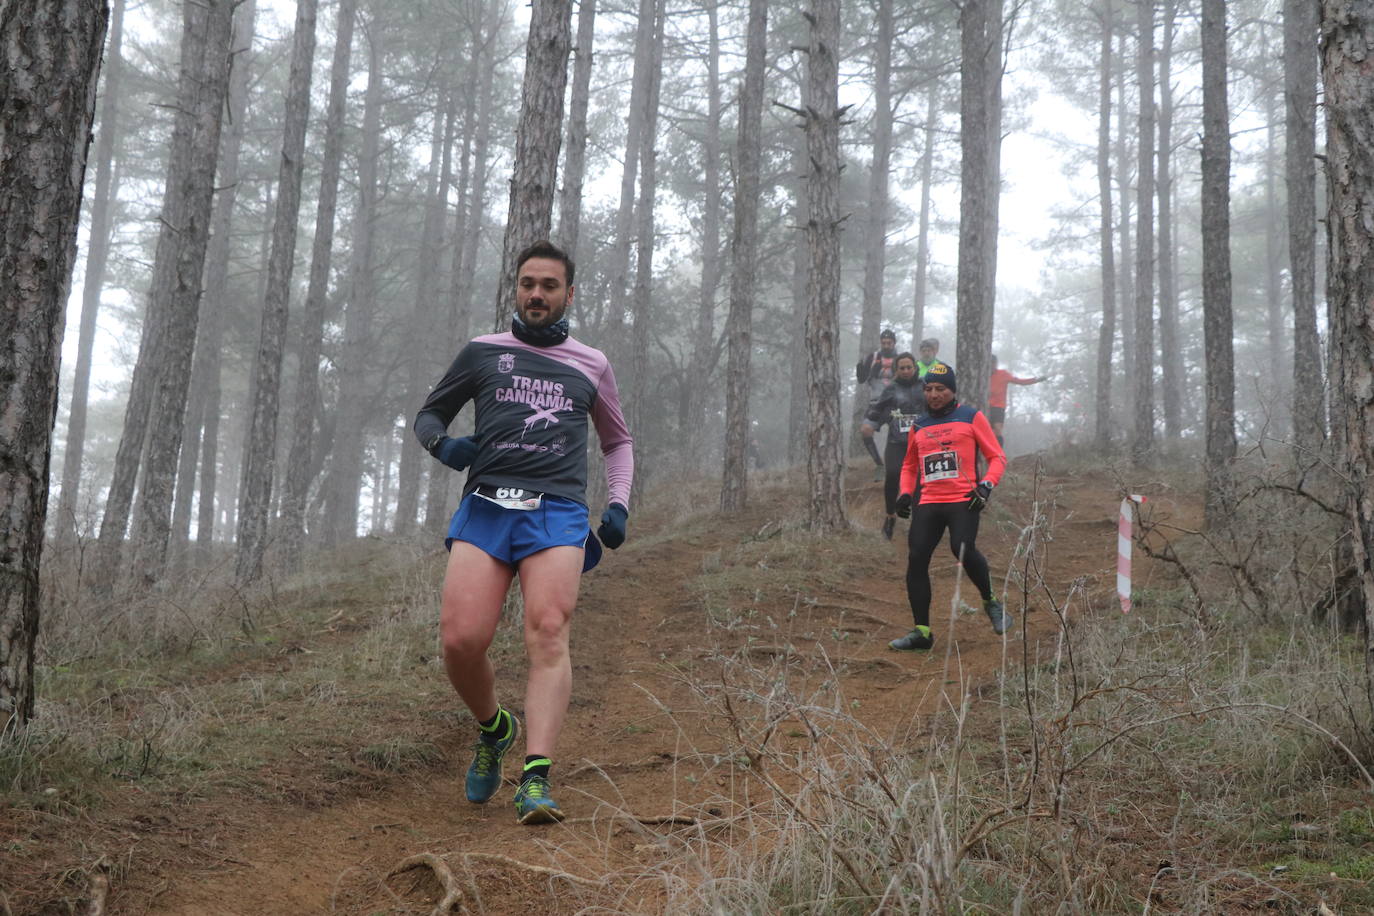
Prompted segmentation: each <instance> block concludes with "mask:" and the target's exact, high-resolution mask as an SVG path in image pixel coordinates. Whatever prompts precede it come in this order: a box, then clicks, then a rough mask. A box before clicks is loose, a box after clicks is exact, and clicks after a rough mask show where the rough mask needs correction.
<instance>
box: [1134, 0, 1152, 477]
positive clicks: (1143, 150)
mask: <svg viewBox="0 0 1374 916" xmlns="http://www.w3.org/2000/svg"><path fill="white" fill-rule="evenodd" d="M1136 10H1137V18H1136V28H1137V31H1138V47H1137V49H1136V86H1137V87H1138V89H1139V92H1140V117H1139V120H1138V122H1137V127H1136V143H1137V144H1138V146H1137V150H1138V157H1137V159H1136V170H1135V175H1136V201H1137V203H1136V233H1135V236H1136V238H1135V365H1134V366H1133V368H1134V370H1135V376H1134V378H1133V382H1134V386H1135V392H1134V394H1135V397H1134V398H1132V400H1133V401H1134V402H1135V403H1134V405H1133V406H1134V408H1135V411H1134V412H1135V423H1134V425H1133V426H1134V428H1133V432H1132V435H1131V458H1132V460H1133V461H1134V463H1135V464H1136V466H1137V467H1139V466H1141V465H1144V464H1145V463H1146V462H1148V461H1149V460H1150V459H1151V458H1153V456H1154V445H1155V399H1154V382H1155V354H1154V345H1155V315H1154V305H1155V284H1154V275H1155V272H1154V267H1155V227H1154V220H1155V205H1154V201H1155V182H1154V177H1155V162H1154V152H1155V68H1154V43H1155V22H1154V4H1153V3H1143V2H1142V3H1137V4H1136Z"/></svg>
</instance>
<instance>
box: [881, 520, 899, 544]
mask: <svg viewBox="0 0 1374 916" xmlns="http://www.w3.org/2000/svg"><path fill="white" fill-rule="evenodd" d="M896 527H897V519H896V518H894V517H893V516H891V515H889V516H888V517H887V518H885V519H883V537H885V538H887V539H888V540H889V541H890V540H892V529H893V528H896Z"/></svg>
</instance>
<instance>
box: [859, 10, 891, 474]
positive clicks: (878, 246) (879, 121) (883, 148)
mask: <svg viewBox="0 0 1374 916" xmlns="http://www.w3.org/2000/svg"><path fill="white" fill-rule="evenodd" d="M876 15H877V21H876V22H875V23H874V25H875V26H876V31H875V34H874V36H873V161H872V164H871V165H870V167H869V171H868V220H867V222H866V224H865V226H864V276H863V306H862V308H861V310H860V313H859V350H860V352H862V353H868V352H870V351H871V348H872V347H873V342H874V341H876V340H877V339H878V334H879V332H880V331H881V330H882V327H881V326H882V323H883V273H884V271H885V268H886V267H887V211H888V193H887V186H888V172H889V170H890V168H891V165H890V164H891V162H892V0H877V10H876ZM868 397H869V388H868V386H867V385H859V386H858V387H857V388H855V390H854V409H853V411H852V412H851V414H850V418H849V419H850V436H849V450H850V453H851V454H854V455H857V454H860V453H861V452H862V451H863V439H862V437H861V436H860V435H859V425H860V424H861V423H862V422H863V415H864V412H865V411H866V410H868Z"/></svg>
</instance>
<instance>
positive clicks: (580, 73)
mask: <svg viewBox="0 0 1374 916" xmlns="http://www.w3.org/2000/svg"><path fill="white" fill-rule="evenodd" d="M712 11H713V12H714V7H713V8H712ZM595 37H596V0H579V2H578V4H577V45H576V47H575V48H574V50H576V52H577V55H576V57H575V58H574V59H573V81H572V98H571V99H570V100H569V103H568V150H567V152H566V153H565V154H564V156H563V192H562V194H561V195H560V197H559V199H558V244H559V246H560V247H561V248H562V249H563V250H564V251H566V252H567V253H568V254H570V255H572V258H573V261H574V262H576V260H577V237H578V234H579V233H580V232H581V226H582V184H583V182H584V180H585V179H586V173H587V109H588V108H589V107H590V105H591V85H592V60H593V58H592V44H593V41H594V40H595ZM468 85H470V86H475V85H477V81H476V80H473V81H472V82H471V83H469V84H468ZM412 438H413V437H412Z"/></svg>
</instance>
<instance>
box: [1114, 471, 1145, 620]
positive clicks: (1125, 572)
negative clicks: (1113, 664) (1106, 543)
mask: <svg viewBox="0 0 1374 916" xmlns="http://www.w3.org/2000/svg"><path fill="white" fill-rule="evenodd" d="M1144 501H1145V497H1143V496H1137V495H1135V494H1131V495H1130V496H1128V497H1126V498H1125V499H1123V500H1122V501H1121V516H1120V518H1118V519H1117V521H1116V596H1117V597H1118V598H1120V599H1121V613H1123V614H1129V613H1130V612H1131V531H1132V525H1133V523H1134V521H1135V518H1134V510H1133V509H1132V507H1131V503H1143V502H1144Z"/></svg>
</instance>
